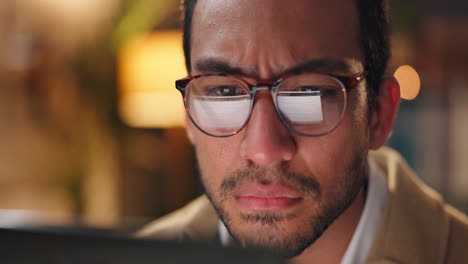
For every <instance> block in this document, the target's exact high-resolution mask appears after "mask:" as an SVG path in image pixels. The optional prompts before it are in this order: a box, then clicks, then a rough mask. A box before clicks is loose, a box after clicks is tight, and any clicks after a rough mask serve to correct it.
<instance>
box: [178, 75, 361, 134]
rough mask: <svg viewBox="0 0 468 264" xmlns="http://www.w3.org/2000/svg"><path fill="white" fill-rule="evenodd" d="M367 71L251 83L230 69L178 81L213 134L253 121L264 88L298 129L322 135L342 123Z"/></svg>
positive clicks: (188, 105)
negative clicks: (352, 94) (350, 96)
mask: <svg viewBox="0 0 468 264" xmlns="http://www.w3.org/2000/svg"><path fill="white" fill-rule="evenodd" d="M365 76H366V73H365V72H364V73H360V74H356V75H353V76H334V75H326V74H322V73H315V72H306V73H301V74H294V75H288V76H285V77H283V78H281V79H279V80H276V81H274V82H262V83H258V84H255V85H252V84H250V83H249V82H247V81H245V80H244V79H242V78H239V77H237V76H233V75H228V74H203V75H196V76H189V77H186V78H183V79H180V80H177V81H176V83H175V84H176V88H177V90H179V91H180V92H181V94H182V96H183V98H184V105H185V109H186V112H187V114H188V116H189V118H190V119H191V121H192V123H193V124H194V125H195V126H196V127H197V128H198V129H199V130H200V131H201V132H203V133H205V134H206V135H209V136H213V137H229V136H233V135H235V134H237V133H238V132H239V131H240V130H242V128H244V127H245V125H246V124H247V123H248V121H249V119H250V116H251V113H252V109H253V106H254V100H255V95H256V93H257V92H258V91H270V93H271V95H272V98H273V102H274V105H275V108H276V112H277V114H278V116H279V118H280V119H281V121H282V122H283V124H284V125H285V126H286V127H287V128H288V129H289V130H290V131H292V132H294V133H296V134H298V135H301V136H307V137H318V136H323V135H325V134H328V133H330V132H331V131H333V130H334V129H336V128H337V127H338V125H339V124H340V122H341V120H342V119H343V116H344V113H345V111H346V105H347V97H348V93H349V91H351V90H352V89H354V88H356V87H357V85H358V84H359V83H360V82H361V81H362V80H363V79H364V78H365Z"/></svg>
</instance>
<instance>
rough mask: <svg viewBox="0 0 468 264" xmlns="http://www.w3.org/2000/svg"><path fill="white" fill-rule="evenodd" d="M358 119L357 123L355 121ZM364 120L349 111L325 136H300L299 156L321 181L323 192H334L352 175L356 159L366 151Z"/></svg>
mask: <svg viewBox="0 0 468 264" xmlns="http://www.w3.org/2000/svg"><path fill="white" fill-rule="evenodd" d="M356 122H358V124H356ZM365 122H366V121H365V120H364V119H363V118H358V119H356V118H355V116H354V114H347V115H346V116H345V118H344V119H343V120H342V122H341V124H340V126H339V127H338V128H337V129H335V130H334V131H333V132H331V133H330V134H328V135H326V136H322V137H318V138H304V137H302V138H298V139H297V140H298V146H299V155H300V156H301V157H302V160H303V161H304V163H305V164H306V166H307V169H308V170H309V171H311V172H312V173H313V174H314V175H315V176H316V177H317V180H318V181H319V182H320V184H321V186H322V189H323V191H324V192H329V193H330V192H333V190H334V189H335V187H337V186H339V185H340V184H341V183H342V182H343V181H344V180H346V179H347V177H348V176H349V175H351V174H350V173H349V169H350V168H352V164H353V162H355V161H356V159H358V158H361V157H362V155H364V154H365V153H363V151H365V150H367V145H368V144H367V139H366V132H365V129H363V128H364V127H365Z"/></svg>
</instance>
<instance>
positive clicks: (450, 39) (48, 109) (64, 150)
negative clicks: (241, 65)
mask: <svg viewBox="0 0 468 264" xmlns="http://www.w3.org/2000/svg"><path fill="white" fill-rule="evenodd" d="M391 16H392V24H393V36H392V44H393V48H392V49H393V58H392V61H391V63H390V67H389V69H388V74H390V75H392V74H394V72H396V73H395V74H396V76H397V77H398V78H399V79H401V80H402V82H404V83H405V85H403V88H402V89H404V91H402V94H403V97H404V98H406V99H407V100H403V102H402V104H401V108H400V113H399V116H398V119H397V121H396V124H395V128H394V132H393V135H392V137H391V139H390V140H389V143H388V144H389V145H390V146H392V147H394V148H396V149H397V150H399V151H400V152H401V153H402V155H403V156H404V157H405V158H406V159H407V160H408V162H409V164H410V165H411V166H412V167H413V168H414V169H415V170H416V171H417V173H418V175H419V176H420V177H421V178H422V179H423V180H424V181H425V182H427V183H428V184H429V185H430V186H432V187H434V188H436V189H437V190H438V191H440V192H441V193H442V195H444V197H445V198H446V199H447V200H448V201H449V202H450V203H451V204H453V205H454V206H455V207H457V208H459V209H460V210H462V211H464V212H468V175H467V174H468V139H467V138H466V137H467V135H468V103H467V102H468V2H466V1H461V0H458V1H457V0H445V1H437V0H393V1H392V2H391ZM180 18H181V14H180V9H179V1H174V0H132V1H130V0H128V1H125V0H40V1H36V0H1V1H0V40H1V41H0V225H18V224H28V223H36V224H37V223H47V224H57V225H61V224H70V223H73V224H79V225H86V226H92V227H104V228H110V227H122V226H127V227H128V226H129V227H135V228H136V227H138V226H140V225H142V224H144V223H146V222H147V221H149V220H151V219H154V218H155V217H158V216H160V215H162V214H165V213H167V212H169V211H172V210H174V209H176V208H179V207H181V206H182V205H184V204H185V203H186V202H187V201H189V200H190V199H192V198H193V197H195V196H197V195H199V194H200V193H201V192H202V190H201V186H200V183H199V181H198V175H197V173H198V172H197V171H196V169H195V159H194V153H193V149H192V148H191V146H190V144H189V142H188V140H187V139H186V136H185V132H184V128H183V117H184V116H183V115H184V110H183V105H182V99H181V98H180V94H179V93H178V92H177V91H176V90H175V89H174V85H173V84H174V80H175V79H177V78H181V77H184V76H185V75H186V71H185V68H184V60H183V54H182V44H181V32H180V25H181V22H180ZM402 65H411V67H409V66H405V67H400V66H402ZM419 88H420V89H419Z"/></svg>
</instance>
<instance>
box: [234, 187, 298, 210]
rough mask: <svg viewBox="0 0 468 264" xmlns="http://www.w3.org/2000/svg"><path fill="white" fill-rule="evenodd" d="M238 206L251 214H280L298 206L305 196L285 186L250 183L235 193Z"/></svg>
mask: <svg viewBox="0 0 468 264" xmlns="http://www.w3.org/2000/svg"><path fill="white" fill-rule="evenodd" d="M234 200H235V202H236V204H237V205H238V206H239V207H241V208H242V209H245V210H247V211H251V212H280V211H284V210H288V209H292V208H294V207H296V206H298V205H299V204H300V203H301V202H302V201H303V200H304V198H303V196H302V194H301V192H300V191H298V190H297V189H295V188H293V187H290V186H287V185H283V184H276V183H275V184H267V185H265V184H260V183H249V184H244V185H242V186H240V187H239V189H238V190H237V191H236V192H235V193H234Z"/></svg>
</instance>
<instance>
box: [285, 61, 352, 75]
mask: <svg viewBox="0 0 468 264" xmlns="http://www.w3.org/2000/svg"><path fill="white" fill-rule="evenodd" d="M350 70H351V67H350V65H349V64H348V63H346V62H345V61H341V60H330V59H316V60H309V61H306V62H304V63H301V64H299V65H296V66H294V67H292V68H290V69H287V70H286V71H285V72H284V74H299V73H303V72H322V73H348V72H350Z"/></svg>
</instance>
